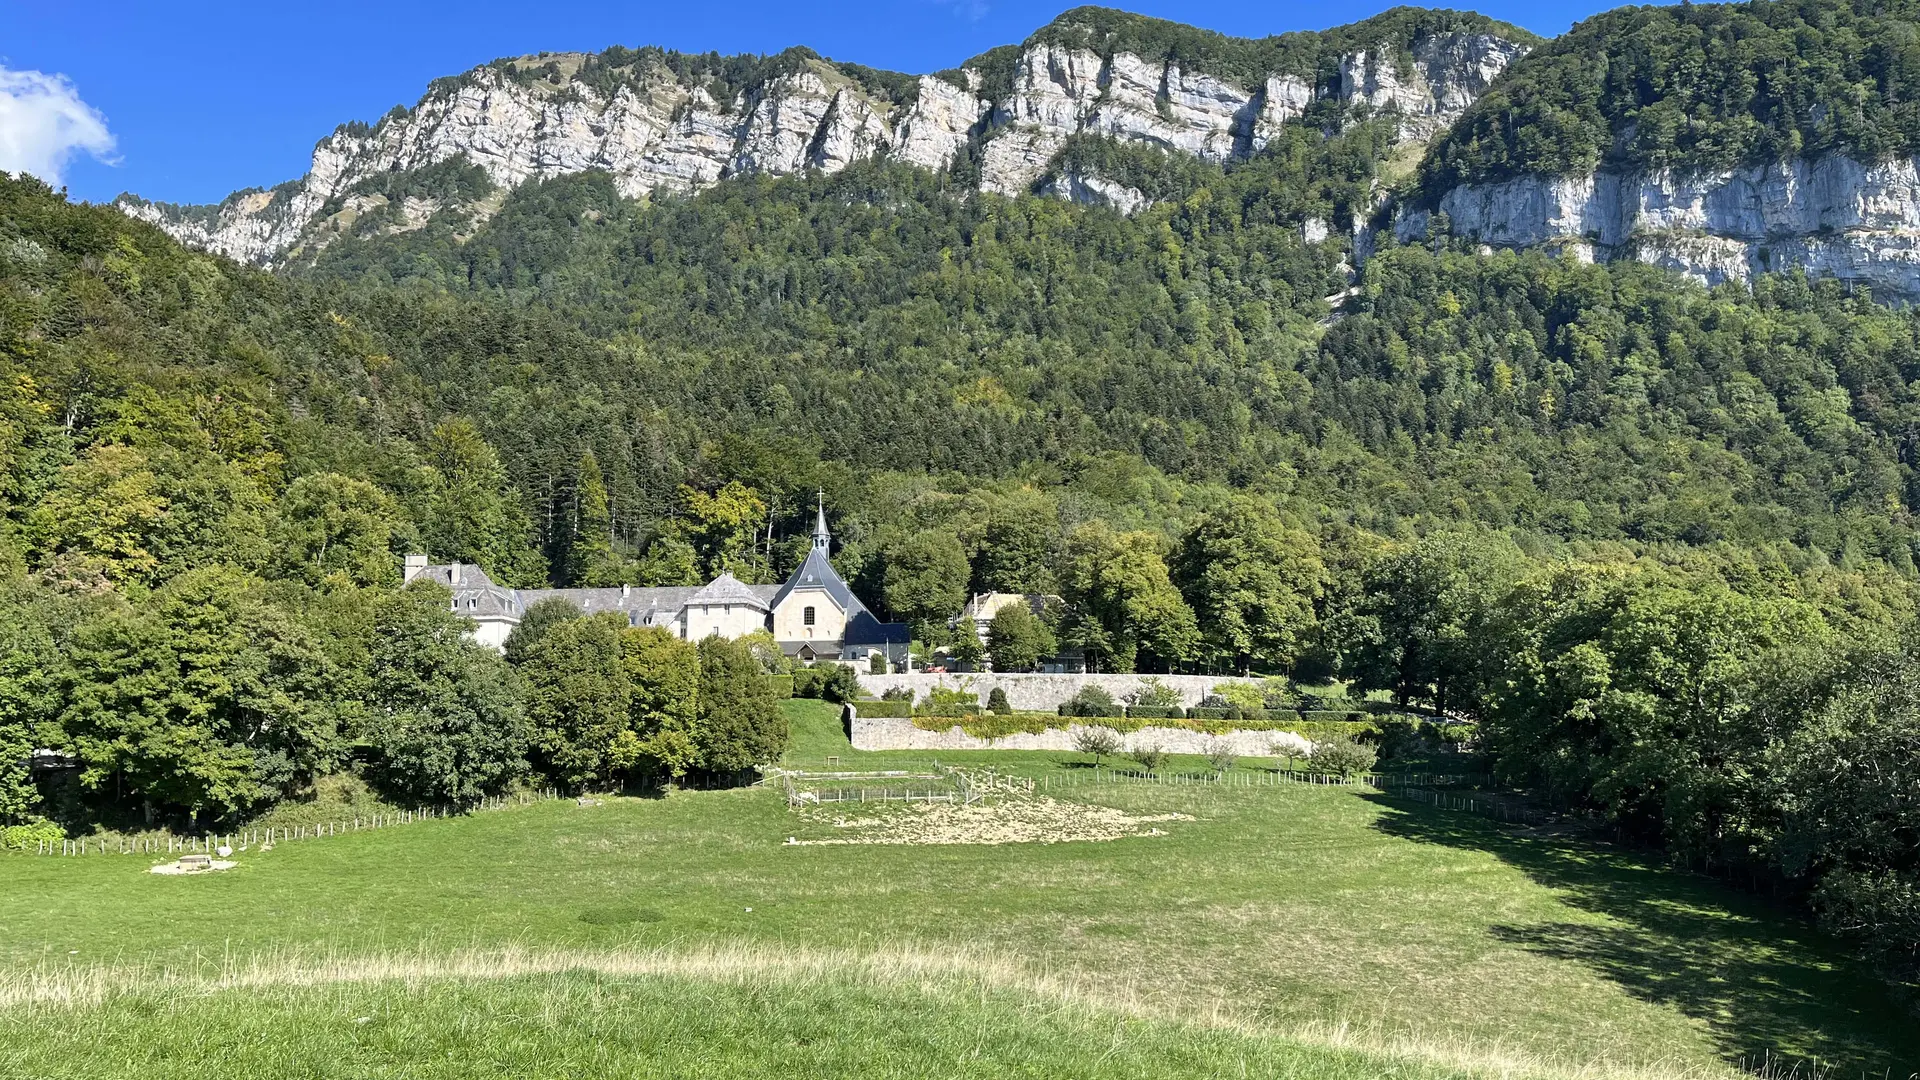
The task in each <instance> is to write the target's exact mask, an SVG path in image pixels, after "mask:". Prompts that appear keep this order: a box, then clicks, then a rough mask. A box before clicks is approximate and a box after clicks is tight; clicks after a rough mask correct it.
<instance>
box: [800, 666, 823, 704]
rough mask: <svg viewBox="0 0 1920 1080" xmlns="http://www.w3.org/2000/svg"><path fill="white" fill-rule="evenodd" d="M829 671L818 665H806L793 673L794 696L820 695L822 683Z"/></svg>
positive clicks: (815, 696)
mask: <svg viewBox="0 0 1920 1080" xmlns="http://www.w3.org/2000/svg"><path fill="white" fill-rule="evenodd" d="M826 677H827V673H826V672H825V671H823V670H822V669H820V668H817V667H804V668H801V669H800V670H798V671H796V672H794V673H793V696H794V697H803V698H817V697H819V696H820V683H821V682H822V681H824V680H825V679H826Z"/></svg>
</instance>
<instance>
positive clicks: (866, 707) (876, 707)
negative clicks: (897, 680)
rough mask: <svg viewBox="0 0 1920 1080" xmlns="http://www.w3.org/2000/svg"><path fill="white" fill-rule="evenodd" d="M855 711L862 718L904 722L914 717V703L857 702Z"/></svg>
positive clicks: (854, 706) (854, 707)
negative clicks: (868, 717)
mask: <svg viewBox="0 0 1920 1080" xmlns="http://www.w3.org/2000/svg"><path fill="white" fill-rule="evenodd" d="M853 711H854V712H856V713H858V714H859V715H861V716H871V717H874V718H875V719H900V720H904V719H906V718H907V717H910V716H912V715H913V702H911V701H856V702H854V703H853Z"/></svg>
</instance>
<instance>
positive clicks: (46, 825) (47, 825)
mask: <svg viewBox="0 0 1920 1080" xmlns="http://www.w3.org/2000/svg"><path fill="white" fill-rule="evenodd" d="M66 838H67V834H66V831H65V830H64V829H62V828H60V826H58V825H55V824H54V823H53V822H51V821H32V822H28V823H27V824H25V825H9V826H7V827H6V828H4V829H0V848H4V849H6V850H8V851H20V850H24V849H26V848H30V847H33V846H34V845H36V844H39V843H41V842H43V841H44V842H46V843H49V844H57V843H59V842H60V841H62V840H65V839H66Z"/></svg>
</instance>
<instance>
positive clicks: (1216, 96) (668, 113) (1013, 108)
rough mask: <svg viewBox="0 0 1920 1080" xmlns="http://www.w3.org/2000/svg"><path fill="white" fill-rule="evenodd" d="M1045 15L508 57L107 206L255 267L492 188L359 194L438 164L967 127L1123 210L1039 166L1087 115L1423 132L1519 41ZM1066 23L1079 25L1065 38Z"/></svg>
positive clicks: (744, 165)
mask: <svg viewBox="0 0 1920 1080" xmlns="http://www.w3.org/2000/svg"><path fill="white" fill-rule="evenodd" d="M1116 18H1117V19H1125V20H1132V23H1130V24H1129V25H1134V24H1137V25H1138V26H1142V27H1146V28H1147V29H1148V30H1150V31H1152V30H1157V29H1158V28H1160V27H1174V29H1175V30H1177V31H1178V32H1181V33H1185V34H1188V35H1204V36H1205V37H1206V39H1207V40H1208V41H1210V42H1214V43H1215V44H1216V51H1219V50H1220V49H1226V50H1227V52H1226V53H1223V54H1222V55H1231V56H1234V57H1239V56H1240V55H1241V54H1243V53H1244V54H1247V55H1251V56H1253V57H1254V58H1255V59H1253V60H1252V61H1247V60H1244V59H1242V60H1240V61H1238V62H1236V63H1232V64H1227V63H1223V64H1220V65H1217V66H1220V67H1223V68H1231V69H1233V70H1231V71H1229V72H1228V73H1224V74H1223V73H1218V72H1215V71H1213V70H1210V69H1209V66H1208V64H1207V63H1206V62H1204V61H1202V62H1198V63H1196V62H1192V61H1186V62H1183V61H1182V60H1181V59H1178V58H1177V57H1176V56H1175V55H1173V54H1174V53H1175V52H1176V51H1177V50H1174V49H1171V48H1165V47H1157V46H1156V45H1155V44H1154V43H1153V42H1151V41H1147V42H1145V43H1144V44H1139V45H1131V44H1130V43H1129V41H1128V40H1125V39H1116V38H1115V37H1114V35H1112V34H1107V35H1106V36H1105V37H1101V38H1097V39H1096V38H1095V37H1094V36H1092V35H1090V34H1088V33H1087V32H1086V31H1085V26H1083V23H1088V22H1097V21H1100V20H1102V19H1106V20H1112V19H1116ZM1383 18H1384V17H1383ZM1445 18H1451V19H1454V20H1455V22H1452V23H1440V24H1437V25H1442V26H1448V27H1451V26H1454V25H1455V24H1456V23H1457V18H1458V17H1451V16H1446V17H1445ZM1076 19H1079V20H1081V21H1080V22H1076ZM1482 22H1484V20H1482ZM1396 25H1398V24H1396ZM1474 25H1476V26H1477V25H1479V23H1476V24H1474ZM1490 25H1497V24H1490ZM1048 29H1049V30H1050V31H1053V33H1051V34H1047V35H1036V38H1035V39H1033V40H1030V41H1029V43H1028V44H1027V45H1026V46H1023V47H1021V48H1020V49H1018V50H1017V51H1012V52H1013V56H1012V62H1011V64H1002V63H1001V61H1000V59H999V58H997V57H996V56H995V54H1005V53H1007V52H1009V51H1010V50H995V52H994V53H990V54H986V56H983V57H982V58H980V60H979V61H976V62H972V63H970V64H969V65H967V66H963V67H962V68H961V69H960V70H958V71H955V72H947V73H943V74H941V75H938V76H921V77H918V78H914V77H910V76H899V75H891V74H889V73H884V72H872V71H869V70H868V69H863V68H856V67H854V66H852V65H840V64H835V63H832V62H830V61H826V60H823V59H821V58H819V57H818V56H815V55H814V54H812V53H810V52H806V51H805V50H790V51H789V52H788V53H783V54H781V55H780V56H778V57H773V58H764V59H755V58H745V59H744V60H743V59H741V58H734V61H737V62H734V61H728V62H726V64H723V65H722V67H720V68H717V69H710V67H709V66H702V64H710V61H708V59H707V58H688V57H681V56H678V55H677V54H670V53H665V52H662V51H661V50H657V49H643V50H637V51H635V50H624V49H619V50H610V51H609V52H608V53H605V54H597V55H591V56H590V55H586V54H542V55H540V56H534V57H521V58H518V59H516V60H512V61H501V62H496V63H493V64H489V65H486V66H483V67H479V68H475V69H474V70H472V71H469V72H467V73H466V74H464V75H460V76H457V77H454V78H450V79H442V80H439V81H438V82H436V83H435V84H434V85H433V86H432V87H431V88H430V89H429V91H428V92H427V94H426V96H424V97H422V98H421V99H420V101H419V102H418V103H417V104H415V105H414V106H413V107H412V108H411V109H396V110H394V112H392V113H390V114H389V115H388V116H387V117H385V118H384V119H382V120H381V121H380V122H379V123H377V124H374V125H371V126H368V125H364V124H360V125H348V126H345V127H342V128H340V129H339V130H337V131H336V132H334V134H332V135H331V136H329V137H327V138H326V139H324V140H322V141H321V142H320V144H319V145H318V146H317V147H316V148H315V150H314V155H313V162H312V166H311V168H310V169H309V170H308V173H307V175H306V176H305V177H303V178H302V179H300V180H298V181H294V182H290V183H288V184H283V185H281V186H280V187H278V188H275V189H273V190H272V191H247V192H240V193H236V194H235V195H233V196H230V197H228V198H227V199H226V200H225V201H224V202H222V203H221V204H219V205H218V206H199V207H183V206H173V205H168V204H161V203H152V202H147V201H145V200H142V199H139V198H137V197H135V196H132V195H126V196H122V197H121V198H120V200H119V201H118V205H119V206H120V207H121V208H122V209H123V210H125V211H126V212H127V213H129V214H132V215H134V216H136V217H139V218H142V219H145V220H147V221H151V222H153V223H155V224H156V225H159V226H160V227H161V228H163V229H165V230H167V231H168V232H170V233H172V234H173V235H174V236H176V237H178V238H179V239H181V240H183V241H185V242H187V243H190V244H194V245H197V246H200V247H204V248H208V249H211V250H214V251H218V252H222V253H224V254H227V255H230V256H232V257H234V258H236V259H239V260H242V261H246V262H251V263H256V264H261V265H272V264H276V263H279V262H283V261H286V260H287V259H289V258H295V257H298V255H299V254H300V253H301V252H303V251H306V250H310V249H312V248H313V247H315V246H317V245H321V244H324V243H326V242H327V241H328V240H329V239H330V238H332V237H334V236H336V235H339V234H341V233H343V232H348V231H352V230H354V229H356V228H362V229H364V228H365V227H367V223H368V222H369V221H378V222H379V223H380V227H382V228H386V229H395V228H405V227H417V225H418V224H419V222H420V221H421V220H423V219H424V217H426V216H429V215H431V214H433V213H436V212H439V211H440V210H442V209H452V210H457V211H459V212H461V213H464V214H467V215H468V216H469V218H470V219H479V218H484V216H485V215H486V214H487V213H488V212H489V211H490V209H491V207H492V206H497V204H498V201H497V199H496V200H494V201H493V202H492V203H491V204H490V203H489V202H487V201H485V200H479V199H473V198H468V199H465V200H460V199H447V198H437V199H436V198H431V197H426V196H424V195H420V194H417V193H412V192H409V191H405V190H400V191H389V192H388V193H387V194H377V193H374V192H373V189H374V188H378V187H381V186H382V185H385V186H386V187H388V188H392V186H393V184H392V181H391V178H393V177H396V176H400V177H405V176H407V175H411V174H414V173H417V172H419V171H420V170H424V169H429V168H432V167H436V166H440V165H443V164H445V163H448V162H454V161H461V160H464V161H466V162H471V163H472V165H473V166H475V167H477V168H478V169H480V170H481V171H483V172H484V174H485V176H486V178H487V180H488V181H490V182H491V184H492V185H494V187H495V188H497V189H500V190H511V189H512V188H513V187H515V186H517V185H519V184H521V183H524V182H526V181H528V180H531V179H536V178H541V177H551V176H558V175H563V174H568V173H575V172H581V171H585V170H591V169H598V170H604V171H606V172H607V173H609V174H611V175H612V177H613V178H614V181H615V184H616V186H617V187H618V189H619V190H620V192H621V193H622V194H624V195H627V196H629V197H634V198H643V197H647V196H649V195H652V194H654V193H656V192H686V191H691V190H695V189H698V188H701V187H704V186H707V185H710V184H714V183H717V182H719V181H721V180H723V179H725V178H727V177H731V176H741V175H748V174H756V173H759V174H772V175H785V174H791V173H797V172H803V171H806V170H820V171H822V172H834V171H836V170H839V169H843V168H845V167H846V166H847V165H849V164H851V163H853V162H855V161H860V160H864V159H868V158H874V157H878V156H882V155H885V156H888V157H891V158H892V159H895V160H899V161H905V162H910V163H912V164H915V165H918V166H921V167H923V168H927V169H935V170H938V169H944V168H947V167H948V166H949V165H950V164H951V163H952V162H953V161H954V159H955V158H956V156H958V155H959V154H960V153H961V152H962V151H963V149H967V148H969V147H971V148H972V150H973V153H974V154H975V155H976V157H977V161H978V165H979V168H978V173H977V175H978V182H979V184H980V186H981V187H982V188H983V189H985V190H988V191H993V192H999V193H1002V194H1018V193H1024V192H1028V191H1040V192H1046V193H1054V194H1057V195H1060V196H1062V197H1066V198H1071V199H1077V200H1082V201H1089V202H1101V203H1106V204H1110V205H1114V206H1116V207H1119V208H1120V209H1122V210H1125V211H1132V210H1134V209H1137V208H1138V207H1139V206H1142V205H1144V204H1145V203H1146V201H1147V200H1146V199H1145V197H1144V196H1142V195H1140V194H1139V193H1138V192H1137V191H1133V190H1132V189H1129V188H1126V187H1125V186H1124V185H1123V184H1120V183H1118V182H1116V181H1114V180H1112V179H1110V178H1105V177H1101V176H1098V175H1086V174H1071V175H1069V174H1056V175H1050V174H1049V169H1050V166H1051V165H1052V164H1053V162H1054V159H1055V155H1056V154H1057V153H1058V152H1059V150H1060V148H1061V146H1062V145H1063V144H1064V143H1065V142H1066V141H1067V140H1068V139H1069V138H1071V137H1072V136H1075V135H1083V134H1084V135H1099V136H1105V137H1109V138H1112V139H1115V140H1119V141H1122V142H1130V143H1138V144H1145V145H1149V146H1154V147H1158V148H1162V149H1164V150H1167V151H1169V152H1175V153H1184V154H1192V155H1195V156H1197V157H1200V158H1203V159H1206V160H1209V161H1215V162H1226V161H1231V160H1234V159H1238V158H1244V157H1246V156H1248V155H1250V154H1253V153H1256V152H1258V151H1259V150H1260V149H1262V148H1263V147H1264V146H1265V145H1266V144H1267V142H1268V140H1269V139H1271V138H1272V137H1273V135H1274V133H1275V132H1276V131H1278V130H1279V129H1280V128H1281V127H1282V126H1283V125H1285V124H1287V123H1289V122H1294V121H1297V120H1299V119H1300V118H1301V117H1302V116H1303V114H1305V113H1306V112H1307V110H1308V108H1309V107H1310V106H1312V105H1313V104H1314V103H1315V102H1318V101H1325V100H1329V99H1331V100H1332V101H1334V102H1335V103H1337V104H1339V105H1341V106H1347V105H1365V106H1367V107H1368V108H1370V109H1372V110H1375V111H1381V110H1389V111H1393V112H1397V113H1398V114H1399V115H1400V116H1401V117H1402V120H1401V127H1402V129H1403V131H1404V132H1405V133H1406V134H1407V135H1408V136H1409V137H1416V138H1424V137H1426V136H1428V135H1430V134H1432V133H1433V132H1434V131H1435V130H1437V129H1439V128H1440V127H1443V126H1444V125H1445V124H1447V123H1448V122H1449V121H1450V120H1451V119H1452V118H1453V117H1455V116H1457V115H1458V114H1459V112H1460V111H1461V110H1462V109H1464V108H1465V107H1466V105H1467V104H1469V103H1470V102H1471V101H1472V100H1473V98H1474V97H1475V96H1476V95H1477V94H1479V93H1480V91H1482V90H1484V89H1485V87H1486V86H1487V84H1488V83H1490V82H1491V81H1492V80H1493V79H1494V78H1495V77H1497V76H1498V75H1499V74H1500V72H1501V71H1502V70H1503V69H1504V68H1505V67H1506V65H1507V64H1509V63H1510V62H1512V61H1513V60H1514V59H1515V58H1516V57H1517V56H1519V55H1520V54H1521V53H1523V52H1524V51H1525V50H1526V48H1527V47H1528V45H1529V43H1530V41H1531V39H1530V38H1528V37H1527V36H1526V35H1524V34H1523V33H1521V32H1517V31H1515V32H1512V33H1509V34H1506V35H1505V36H1503V35H1502V34H1501V33H1497V32H1494V31H1492V30H1489V29H1478V30H1465V29H1457V28H1453V29H1442V30H1438V31H1433V32H1428V31H1426V30H1421V29H1417V28H1416V29H1415V30H1413V31H1410V32H1400V33H1399V34H1398V36H1397V37H1396V36H1395V32H1394V31H1392V30H1389V29H1380V30H1379V31H1378V32H1374V31H1373V30H1371V29H1369V24H1357V26H1356V27H1353V28H1343V30H1342V31H1330V32H1328V35H1283V36H1282V37H1281V38H1274V39H1262V40H1261V41H1258V42H1253V41H1246V40H1243V39H1228V38H1222V37H1220V36H1219V35H1207V32H1204V31H1195V30H1193V29H1192V28H1187V27H1175V24H1160V23H1157V22H1156V21H1154V20H1141V19H1138V18H1137V17H1134V16H1124V15H1121V14H1120V13H1115V12H1106V11H1103V10H1101V9H1078V10H1076V11H1075V12H1069V13H1067V14H1066V15H1064V16H1062V17H1061V19H1060V20H1056V23H1055V24H1053V25H1051V26H1050V27H1049V28H1048ZM1075 35H1077V38H1076V40H1082V41H1084V42H1085V44H1082V45H1079V46H1076V45H1072V44H1068V43H1066V42H1065V41H1064V40H1063V38H1074V37H1075ZM1329 35H1330V36H1329ZM1149 36H1150V35H1149ZM1043 37H1044V40H1042V38H1043ZM1303 37H1304V38H1315V39H1324V40H1323V41H1320V42H1319V44H1320V46H1321V47H1320V49H1319V53H1313V52H1311V51H1308V52H1306V53H1302V52H1301V50H1300V49H1298V48H1297V47H1296V46H1298V45H1299V43H1300V42H1299V41H1298V40H1296V39H1300V38H1303ZM1369 40H1371V41H1372V43H1371V44H1369V45H1365V46H1364V47H1358V48H1350V47H1348V46H1350V45H1353V44H1354V43H1356V42H1366V41H1369ZM1219 43H1224V45H1221V44H1219ZM1269 43H1278V45H1276V48H1275V50H1274V55H1275V56H1280V55H1281V53H1280V52H1279V51H1278V46H1287V47H1289V48H1293V49H1294V51H1293V52H1292V53H1287V54H1285V55H1286V56H1290V57H1293V59H1290V60H1289V59H1277V60H1271V61H1266V60H1262V59H1261V57H1263V56H1264V55H1265V54H1264V53H1261V52H1260V51H1259V50H1261V49H1262V48H1264V47H1266V46H1267V45H1268V44H1269ZM1236 49H1237V50H1238V52H1234V51H1233V50H1236ZM1320 54H1325V55H1324V56H1322V55H1320ZM1300 55H1307V56H1308V57H1309V61H1307V62H1303V61H1300V60H1299V59H1298V57H1299V56H1300ZM1289 65H1291V66H1292V67H1293V68H1296V69H1298V70H1286V68H1287V67H1288V66H1289ZM1263 68H1264V70H1263ZM742 73H744V74H742ZM402 187H404V185H402ZM376 210H377V211H380V214H379V215H378V216H377V217H369V216H368V215H369V213H370V212H371V211H376Z"/></svg>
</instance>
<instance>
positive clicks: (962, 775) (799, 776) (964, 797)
mask: <svg viewBox="0 0 1920 1080" xmlns="http://www.w3.org/2000/svg"><path fill="white" fill-rule="evenodd" d="M935 765H936V767H938V763H937V762H936V763H935ZM776 775H777V776H778V777H779V779H780V783H781V785H782V787H783V788H784V789H785V791H786V796H787V805H788V806H791V807H802V806H814V805H818V804H820V803H841V802H907V803H912V802H939V803H957V804H959V805H961V806H971V805H973V804H974V803H978V802H984V801H986V800H988V799H991V798H993V797H994V796H996V795H1003V794H1012V793H1031V792H1033V791H1034V790H1035V783H1036V782H1035V781H1034V780H1033V779H1031V778H1029V777H1024V776H1008V775H1005V774H1000V773H996V772H994V771H993V770H992V769H986V770H969V769H961V768H954V767H952V766H948V767H947V768H945V769H943V770H941V771H939V772H925V773H916V772H908V771H906V770H893V771H882V772H803V771H796V770H787V769H782V770H779V771H778V772H777V774H776ZM768 779H769V780H771V779H773V777H768Z"/></svg>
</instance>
